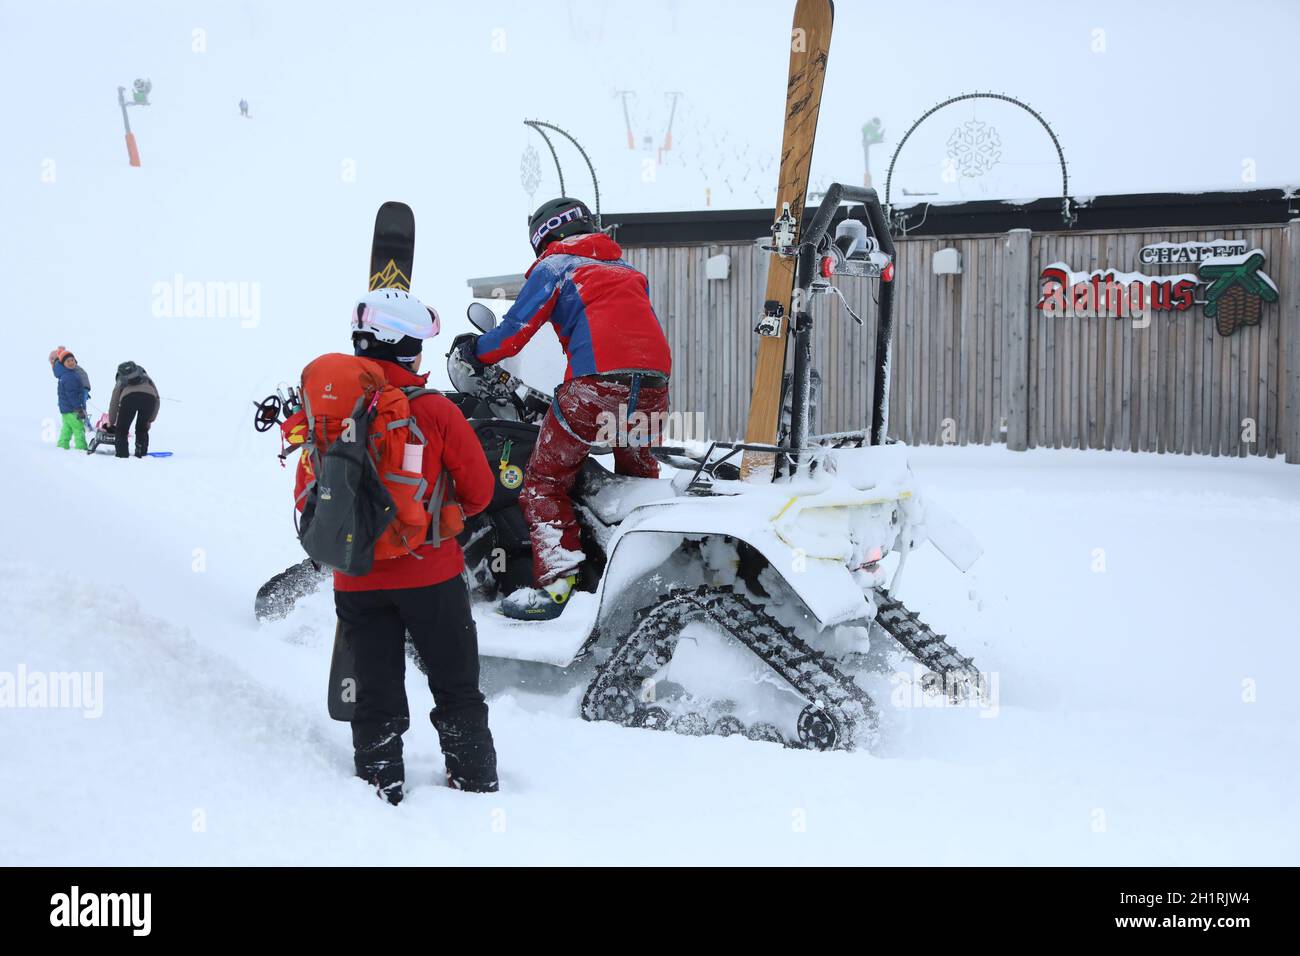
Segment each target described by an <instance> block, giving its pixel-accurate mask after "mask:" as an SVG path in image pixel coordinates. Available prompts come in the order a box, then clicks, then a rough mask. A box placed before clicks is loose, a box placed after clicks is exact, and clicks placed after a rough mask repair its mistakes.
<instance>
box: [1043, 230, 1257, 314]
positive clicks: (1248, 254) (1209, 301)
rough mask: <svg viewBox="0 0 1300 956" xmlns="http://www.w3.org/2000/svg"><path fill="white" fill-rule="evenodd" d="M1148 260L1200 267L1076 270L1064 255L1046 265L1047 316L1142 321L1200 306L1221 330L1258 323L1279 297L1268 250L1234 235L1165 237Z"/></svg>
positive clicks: (1147, 253) (1146, 250)
mask: <svg viewBox="0 0 1300 956" xmlns="http://www.w3.org/2000/svg"><path fill="white" fill-rule="evenodd" d="M1138 259H1139V261H1140V262H1141V264H1143V265H1153V266H1154V265H1183V266H1186V265H1191V266H1195V267H1196V268H1195V271H1187V272H1181V273H1176V274H1169V275H1148V274H1146V273H1144V272H1118V271H1116V270H1115V269H1105V270H1102V269H1098V270H1094V271H1093V272H1074V271H1072V270H1071V269H1070V267H1069V266H1068V265H1066V264H1065V263H1064V262H1053V263H1051V264H1050V265H1047V266H1044V267H1043V270H1042V273H1041V276H1040V278H1041V283H1042V298H1041V299H1039V301H1038V306H1037V307H1038V309H1039V310H1040V311H1041V312H1042V313H1043V315H1044V316H1047V317H1049V318H1052V317H1063V318H1096V317H1106V318H1116V319H1132V320H1133V321H1134V327H1135V328H1140V329H1141V328H1146V327H1147V326H1148V325H1150V324H1151V313H1153V312H1166V313H1172V314H1177V313H1182V312H1187V313H1190V312H1191V311H1192V310H1193V309H1194V307H1195V306H1197V305H1199V306H1201V308H1202V309H1203V311H1204V312H1205V316H1206V318H1209V319H1213V320H1214V327H1215V329H1216V330H1217V331H1218V333H1219V334H1220V335H1223V336H1228V335H1232V334H1233V333H1234V332H1236V331H1237V329H1239V328H1241V327H1242V326H1246V325H1258V324H1259V322H1260V318H1261V316H1262V314H1263V309H1264V304H1265V303H1269V302H1276V301H1277V299H1278V296H1277V286H1276V285H1275V284H1274V283H1273V280H1272V279H1270V278H1269V277H1268V275H1267V274H1266V273H1265V272H1264V270H1263V267H1264V253H1263V251H1262V250H1259V249H1248V248H1246V243H1245V242H1243V241H1240V240H1235V239H1220V240H1210V241H1208V242H1180V243H1170V242H1160V243H1154V244H1152V245H1149V246H1143V247H1142V251H1141V252H1140V253H1139V255H1138Z"/></svg>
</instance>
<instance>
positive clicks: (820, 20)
mask: <svg viewBox="0 0 1300 956" xmlns="http://www.w3.org/2000/svg"><path fill="white" fill-rule="evenodd" d="M834 19H835V5H834V4H833V3H832V2H831V0H798V2H797V3H796V5H795V10H794V26H793V28H792V30H791V34H790V74H789V81H788V84H787V87H786V97H785V131H784V133H783V134H782V137H781V170H780V178H779V179H778V180H777V190H776V223H775V225H774V226H773V231H774V234H778V233H779V234H781V235H783V237H784V238H785V239H789V240H791V241H794V242H797V241H798V236H799V228H800V226H801V224H802V220H803V213H804V207H805V205H806V204H807V194H808V176H809V171H810V170H811V167H812V154H813V143H814V141H815V140H816V138H817V114H818V113H819V112H820V111H821V104H822V83H823V81H824V80H825V78H826V58H827V54H828V52H829V50H830V43H831V27H832V25H833V23H834ZM787 209H788V215H786V212H787ZM794 268H795V261H794V259H793V258H787V257H784V256H780V255H777V254H776V253H773V254H772V256H771V258H770V259H769V261H768V271H767V292H766V294H765V295H764V296H763V299H764V307H763V313H764V314H763V316H762V317H761V318H760V320H759V328H758V330H757V331H758V332H759V344H758V361H757V363H756V364H755V367H754V385H753V392H752V393H751V396H750V401H749V422H748V426H747V428H746V431H745V441H747V442H754V443H758V444H771V443H773V442H775V441H776V435H777V428H778V425H779V419H780V414H781V380H782V378H783V377H784V376H785V360H786V351H787V349H786V341H787V339H786V332H787V330H788V327H789V316H790V300H791V296H792V295H793V293H794ZM772 463H773V459H772V456H771V455H765V454H761V453H755V452H746V453H745V456H744V459H743V461H742V464H741V476H742V477H746V478H747V477H750V476H751V475H754V476H755V477H757V476H758V475H759V474H761V473H763V472H765V471H770V470H771V467H772Z"/></svg>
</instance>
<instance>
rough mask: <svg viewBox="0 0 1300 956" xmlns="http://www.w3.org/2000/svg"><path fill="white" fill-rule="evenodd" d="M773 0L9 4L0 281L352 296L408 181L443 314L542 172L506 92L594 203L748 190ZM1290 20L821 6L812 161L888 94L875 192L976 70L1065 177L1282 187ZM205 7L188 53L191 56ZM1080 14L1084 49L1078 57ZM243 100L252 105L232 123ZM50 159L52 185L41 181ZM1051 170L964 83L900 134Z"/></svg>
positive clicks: (988, 180)
mask: <svg viewBox="0 0 1300 956" xmlns="http://www.w3.org/2000/svg"><path fill="white" fill-rule="evenodd" d="M793 7H794V4H793V0H750V2H739V0H713V2H707V3H705V2H694V3H688V2H685V0H657V2H656V0H550V2H545V3H539V2H536V0H518V2H490V0H483V2H479V3H475V4H471V5H465V4H452V3H448V2H440V0H439V2H434V0H428V2H419V3H415V2H402V0H386V2H384V3H382V4H369V3H364V2H361V0H353V2H348V3H343V2H334V0H325V2H310V3H303V2H291V0H275V2H272V0H243V2H221V3H217V2H206V3H204V2H166V3H165V2H160V0H154V2H130V3H124V2H116V3H93V4H92V3H88V2H70V0H40V2H21V3H19V2H16V0H0V81H2V83H3V89H4V90H5V91H6V103H5V107H4V111H5V118H4V123H5V127H6V132H7V135H6V138H5V139H6V142H5V148H4V149H3V150H0V215H2V217H3V218H2V219H0V280H3V281H4V283H5V287H6V288H13V287H15V286H29V287H30V286H31V285H32V284H33V283H34V282H35V283H41V282H47V283H48V282H55V283H66V281H67V278H68V277H69V276H78V277H81V278H82V287H81V288H78V289H76V290H68V291H67V296H70V298H68V299H67V301H63V300H60V301H58V302H54V303H52V304H51V303H48V302H46V303H44V304H42V305H41V306H40V307H41V308H43V309H46V310H50V309H53V310H55V315H54V318H56V319H64V320H66V319H67V316H64V315H60V314H59V312H58V310H60V309H68V310H69V311H72V310H75V309H76V308H82V307H85V306H87V305H88V304H89V303H96V304H97V305H98V306H99V307H101V308H111V309H117V308H132V309H135V308H140V307H141V303H142V302H143V303H144V304H145V305H147V301H148V300H147V291H146V292H141V289H142V288H143V289H145V290H147V289H148V288H149V286H150V284H151V283H152V282H154V281H157V280H158V279H160V278H162V279H167V278H170V277H171V276H172V275H173V274H174V273H176V272H182V273H184V274H186V275H187V276H201V277H207V278H213V279H227V278H233V279H244V278H247V279H250V280H254V281H259V282H262V283H264V285H265V292H266V295H268V296H270V297H275V296H277V295H280V296H281V298H280V299H278V300H276V301H275V302H273V303H272V305H274V306H276V307H278V308H280V309H287V308H288V306H289V300H288V295H289V293H288V291H287V289H288V288H289V287H293V288H295V289H296V290H298V294H304V293H303V291H302V290H304V289H310V293H308V294H309V295H310V296H311V299H310V305H311V307H313V308H316V307H319V308H321V309H324V308H326V303H328V308H329V309H331V310H337V311H338V313H339V314H343V312H344V311H345V310H346V304H345V303H346V301H347V300H349V299H351V298H352V296H353V290H355V289H356V287H357V285H358V284H359V282H360V281H361V279H362V278H363V269H364V261H365V255H366V247H367V244H368V239H369V223H370V220H371V218H372V217H373V213H374V209H375V208H376V207H377V206H378V204H379V203H380V202H382V201H383V200H386V199H402V200H405V201H407V202H409V203H411V205H412V206H413V207H414V208H415V210H416V214H417V218H418V222H419V236H420V245H419V254H418V255H417V267H416V289H417V291H421V290H423V294H424V295H425V297H426V298H429V299H431V300H432V301H434V302H437V303H439V304H440V305H441V307H442V309H443V311H444V313H448V312H450V311H459V309H460V308H462V307H463V301H464V300H465V299H466V298H467V292H466V290H465V286H464V280H465V278H467V277H468V276H471V275H490V274H496V273H508V272H514V271H518V270H520V269H522V268H523V267H524V266H526V265H527V263H528V261H529V256H528V248H527V245H526V236H525V228H524V225H523V220H524V216H525V215H526V213H527V212H528V210H529V209H530V208H531V206H533V205H535V203H536V202H537V201H539V200H540V199H542V198H544V196H546V195H549V194H551V193H553V192H554V191H555V190H556V189H557V183H556V182H555V180H554V176H553V173H552V171H551V165H550V160H549V156H548V155H547V154H546V152H545V148H544V146H543V145H542V143H541V141H540V140H539V139H538V138H537V136H536V134H534V133H532V132H530V131H528V130H526V129H525V128H524V127H523V126H522V124H521V121H522V120H523V119H524V118H525V117H537V118H541V119H545V120H549V121H551V122H554V123H557V124H559V125H561V126H563V127H565V128H567V129H569V130H570V131H571V132H573V133H574V134H575V135H576V136H577V137H578V138H579V139H580V140H581V141H582V142H583V143H584V144H586V146H587V147H588V149H589V150H590V152H591V153H592V155H593V158H594V160H595V162H596V165H597V170H598V172H599V174H600V177H601V184H602V191H603V200H604V208H605V210H606V211H619V212H623V211H641V210H664V209H692V208H701V207H702V206H703V205H704V197H705V189H706V188H709V189H711V191H712V202H713V205H714V206H744V207H754V206H762V205H767V204H768V203H770V202H771V197H772V193H773V189H774V180H775V168H774V165H773V160H774V157H775V155H776V153H777V152H778V150H779V144H780V134H781V128H780V124H781V117H782V112H783V99H784V85H785V72H786V62H787V48H788V47H787V36H788V30H789V23H790V18H791V14H792V11H793ZM1298 28H1300V4H1297V3H1294V2H1266V0H1242V2H1238V3H1235V4H1231V5H1226V4H1222V3H1207V2H1178V3H1174V2H1143V3H1134V2H1131V0H1128V2H1101V0H1098V2H1090V3H1087V4H1083V3H1077V2H1071V3H1068V4H1054V3H1046V2H997V0H983V2H979V3H971V2H947V0H945V2H929V3H911V4H907V3H891V4H884V3H879V2H865V0H840V2H839V4H838V10H837V20H836V28H835V34H834V39H833V42H832V46H831V52H830V65H829V70H828V75H827V80H826V93H825V98H824V103H823V108H822V114H821V122H820V130H819V138H818V143H817V150H816V155H815V159H814V167H813V168H814V172H813V185H814V188H816V187H817V185H818V184H821V185H825V184H828V183H829V182H831V181H833V180H835V179H841V180H844V181H849V182H860V181H861V178H862V173H863V157H862V146H861V127H862V124H863V123H864V122H865V121H867V120H868V119H870V118H871V117H873V116H879V117H880V118H881V119H882V121H883V123H884V127H885V130H886V134H887V141H886V142H885V143H884V144H883V145H881V146H877V147H875V148H874V150H873V167H874V169H875V171H876V174H877V181H876V182H877V185H878V186H881V187H883V179H884V176H883V172H884V167H885V165H886V163H887V157H888V155H889V153H890V152H891V151H892V149H893V147H894V143H895V142H896V140H897V139H898V137H899V136H900V135H901V133H902V132H903V131H904V130H905V129H906V127H907V126H908V125H909V124H910V123H911V122H912V120H913V119H914V118H915V117H917V116H918V115H919V114H920V113H921V112H922V111H923V110H924V109H926V108H927V107H929V106H930V105H932V104H934V103H935V102H937V101H939V100H940V99H943V98H946V97H948V96H951V95H954V94H957V93H960V92H967V91H972V90H999V91H1005V92H1008V93H1011V94H1013V95H1018V96H1020V97H1022V98H1024V99H1027V100H1028V101H1029V102H1030V103H1031V104H1032V105H1034V106H1035V107H1036V108H1038V109H1039V110H1041V111H1042V113H1043V114H1044V115H1045V116H1046V117H1047V118H1048V120H1049V121H1050V122H1051V123H1052V124H1053V126H1054V127H1055V129H1056V130H1057V132H1058V134H1059V136H1060V138H1061V141H1062V143H1063V145H1064V148H1065V151H1066V156H1067V159H1068V160H1069V161H1070V171H1071V177H1072V189H1071V191H1072V192H1073V193H1075V195H1078V196H1083V195H1092V194H1096V193H1100V192H1109V191H1147V190H1164V189H1178V188H1196V187H1240V186H1243V185H1249V183H1246V182H1243V163H1245V162H1247V161H1250V162H1251V163H1253V172H1254V175H1255V176H1256V177H1257V180H1258V182H1260V183H1270V184H1277V183H1282V182H1287V181H1296V180H1300V158H1298V157H1300V132H1298V131H1297V128H1296V124H1295V123H1294V122H1292V121H1291V119H1290V117H1291V115H1292V113H1293V106H1294V102H1293V101H1294V94H1295V89H1296V84H1295V81H1294V51H1293V49H1292V48H1293V46H1294V42H1295V37H1296V36H1297V35H1300V29H1298ZM196 29H202V30H204V31H205V34H204V37H205V41H206V50H205V51H202V52H196V51H195V50H194V49H193V43H194V40H193V31H194V30H196ZM1096 30H1100V31H1104V45H1105V49H1104V52H1094V51H1093V46H1094V45H1095V44H1096V42H1097V35H1096V34H1095V33H1094V31H1096ZM502 41H504V51H499V50H494V43H495V44H496V45H497V46H498V47H499V46H500V44H501V42H502ZM137 76H147V77H149V78H151V79H152V80H153V83H154V92H153V105H151V106H150V107H148V108H147V109H145V108H141V109H133V110H132V121H133V124H134V126H135V129H136V132H137V135H138V138H139V142H140V149H141V152H142V154H143V157H144V168H143V169H140V170H132V169H128V167H127V165H126V157H125V149H124V147H123V144H122V136H121V121H120V116H119V112H118V110H117V107H116V102H115V89H116V87H117V86H118V85H119V84H125V85H128V86H129V84H130V82H131V80H132V79H133V78H135V77H137ZM617 90H631V91H633V92H634V93H635V99H633V100H632V101H631V110H632V114H633V121H634V125H635V127H636V129H635V133H636V135H637V136H638V137H641V136H644V135H651V136H652V137H653V138H654V139H655V140H656V141H657V140H658V139H659V138H660V137H661V135H662V131H663V126H664V123H665V122H666V119H667V103H666V98H665V93H667V92H669V91H680V92H681V93H682V94H683V97H682V99H681V101H680V104H679V113H678V117H677V122H676V124H675V127H674V149H673V150H672V152H671V153H669V154H667V162H666V163H665V164H664V165H663V166H660V167H656V168H655V169H654V172H655V176H654V177H653V181H646V179H645V176H644V173H645V166H644V163H645V161H646V160H647V159H648V158H649V156H650V155H652V154H647V153H644V152H642V151H640V150H629V149H628V148H627V133H626V129H625V126H624V121H623V114H622V109H621V106H620V100H619V99H618V98H617V97H616V96H615V91H617ZM241 97H247V99H248V100H249V101H250V103H251V104H252V112H253V119H251V120H248V121H244V120H241V119H240V118H239V116H238V111H237V109H236V103H237V102H238V100H239V99H240V98H241ZM967 120H974V121H977V122H982V123H986V124H988V125H990V126H992V127H995V128H996V130H997V132H998V135H999V137H1000V141H1001V157H1000V162H999V164H998V165H997V166H995V167H994V168H993V170H992V171H991V172H990V173H989V174H988V175H986V176H984V177H972V178H967V177H957V182H955V183H946V182H944V181H943V179H942V177H941V173H942V171H943V163H944V160H945V155H946V145H945V144H946V141H947V139H948V137H949V135H950V134H951V133H952V132H953V130H954V129H955V128H956V127H957V126H958V125H959V124H961V123H963V122H965V121H967ZM530 144H532V145H533V146H534V147H536V148H537V149H538V150H539V152H540V155H541V159H542V170H543V172H544V173H545V176H544V178H543V181H542V183H541V185H540V187H539V189H538V190H537V192H536V194H535V195H533V196H531V197H530V196H529V194H528V193H527V192H525V190H524V188H523V186H522V185H521V181H520V165H521V157H522V155H523V152H524V150H525V148H526V147H527V146H528V145H530ZM562 148H564V149H567V147H562ZM563 158H564V159H565V168H566V172H567V175H568V177H569V191H570V192H575V193H577V194H579V195H582V196H586V195H587V193H588V187H587V181H586V178H585V169H584V167H583V166H582V164H581V162H580V161H579V159H578V157H577V156H576V155H575V154H573V153H572V152H571V151H570V152H567V153H565V154H563ZM349 162H350V163H352V164H354V166H353V167H348V168H354V169H355V178H354V179H351V180H349V179H347V178H345V177H344V175H343V171H344V169H345V164H346V163H349ZM51 163H52V164H53V165H52V166H51V165H50V164H51ZM50 170H54V171H55V173H56V175H55V178H54V181H53V182H47V181H43V179H42V175H43V174H47V175H46V179H48V178H49V176H48V172H49V171H50ZM706 177H707V178H706ZM1058 182H1059V173H1058V170H1057V167H1056V165H1055V157H1054V154H1053V152H1052V150H1051V147H1050V143H1049V142H1048V140H1047V139H1046V137H1045V136H1044V135H1043V134H1042V132H1041V130H1040V129H1039V128H1038V127H1037V126H1036V125H1035V124H1034V123H1033V121H1032V120H1030V119H1029V118H1028V117H1027V116H1025V115H1023V114H1020V113H1019V112H1018V111H1016V110H1014V109H1013V108H1010V107H1007V106H1004V105H1001V104H978V105H975V106H965V105H963V106H961V107H953V108H950V109H949V110H946V111H943V112H941V113H940V114H938V115H936V117H935V118H934V119H933V120H932V121H931V122H930V124H929V125H928V126H927V127H923V128H922V131H921V132H920V133H918V134H917V136H916V137H914V139H913V140H912V141H911V142H910V143H909V145H908V148H907V151H905V152H904V153H903V154H902V157H901V158H900V161H899V169H898V172H897V173H896V177H895V190H896V198H898V196H897V192H898V188H899V187H900V186H905V187H907V188H909V189H913V190H918V191H919V190H926V191H931V190H935V191H939V192H941V194H942V195H943V196H945V197H949V198H959V197H961V196H968V197H972V198H975V197H1003V198H1005V197H1030V196H1038V195H1050V194H1052V192H1053V190H1055V189H1057V188H1058ZM277 282H279V283H281V284H282V285H280V286H277ZM281 288H282V289H284V290H285V291H283V292H279V291H277V290H279V289H281ZM316 296H319V299H320V301H319V302H317V301H316ZM124 302H125V304H124Z"/></svg>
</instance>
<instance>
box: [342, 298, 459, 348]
mask: <svg viewBox="0 0 1300 956" xmlns="http://www.w3.org/2000/svg"><path fill="white" fill-rule="evenodd" d="M423 308H424V311H425V313H426V314H427V322H413V321H412V320H411V318H410V317H409V316H404V315H399V314H397V313H394V312H391V311H387V310H384V309H380V308H376V307H375V306H373V305H368V304H366V305H360V306H358V307H357V310H356V311H355V312H354V313H353V314H352V331H353V332H369V333H370V334H371V335H373V336H374V337H375V338H377V339H378V340H379V341H381V342H387V343H388V344H389V345H396V344H397V343H398V342H400V341H402V339H405V338H410V339H417V340H420V341H421V346H420V347H421V349H423V347H424V346H423V340H425V339H431V338H434V337H435V336H437V335H438V333H440V332H441V331H442V320H441V318H439V316H438V310H437V309H434V308H432V307H431V306H427V305H426V306H424V307H423Z"/></svg>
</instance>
